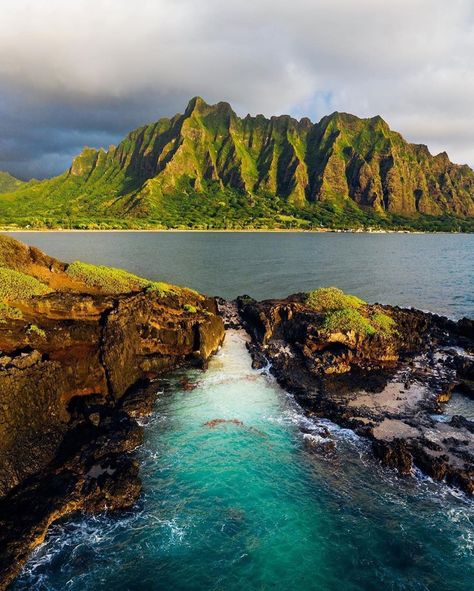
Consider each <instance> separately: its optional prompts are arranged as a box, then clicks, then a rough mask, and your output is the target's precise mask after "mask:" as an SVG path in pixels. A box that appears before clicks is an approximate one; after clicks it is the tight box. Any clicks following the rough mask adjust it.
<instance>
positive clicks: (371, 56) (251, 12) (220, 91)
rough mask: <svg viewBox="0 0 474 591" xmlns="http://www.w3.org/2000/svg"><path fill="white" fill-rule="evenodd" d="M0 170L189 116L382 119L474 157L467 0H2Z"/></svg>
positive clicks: (47, 162)
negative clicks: (204, 110) (199, 107)
mask: <svg viewBox="0 0 474 591" xmlns="http://www.w3.org/2000/svg"><path fill="white" fill-rule="evenodd" d="M2 4H3V6H2V19H1V20H0V169H9V170H11V171H12V172H14V173H16V174H19V175H21V176H23V177H28V176H45V175H50V174H55V173H58V172H60V171H61V170H64V169H65V168H67V166H68V165H69V163H70V159H71V157H72V155H74V154H75V153H77V152H78V151H80V149H81V148H82V146H83V145H84V144H88V145H96V146H99V145H104V146H107V145H108V144H110V143H115V142H117V141H119V139H120V138H121V137H122V136H123V135H124V134H125V133H126V132H127V131H129V130H130V129H132V128H134V127H136V126H138V125H140V124H143V123H146V122H148V121H153V120H155V119H157V118H159V117H160V116H164V115H172V114H174V113H175V112H178V111H182V110H183V109H184V107H185V104H186V102H187V100H188V99H189V98H190V97H191V96H194V95H196V94H199V95H201V96H203V97H204V98H206V99H207V100H208V101H211V102H214V101H218V100H227V101H229V102H231V104H232V105H233V106H234V108H235V109H236V110H237V112H239V113H240V114H245V113H247V112H251V113H254V114H255V113H264V114H266V115H271V114H277V113H290V114H293V115H296V116H303V115H309V116H310V117H311V118H313V119H314V120H317V119H319V118H320V117H321V116H323V115H324V114H327V113H328V112H331V111H334V110H340V111H348V112H352V113H354V114H357V115H360V116H372V115H374V114H381V115H382V116H383V117H384V118H385V119H386V120H387V121H388V123H389V124H390V125H391V127H392V128H393V129H396V130H398V131H400V132H402V133H403V134H404V135H405V136H406V137H407V138H408V139H409V140H411V141H417V142H421V143H427V144H428V145H429V147H430V148H431V149H432V151H434V152H436V151H441V150H445V149H446V150H447V151H448V153H449V154H450V156H451V157H452V158H453V159H454V160H455V161H460V162H468V163H471V164H473V163H474V143H472V141H471V138H472V137H474V117H473V109H474V100H473V99H474V62H473V61H472V55H474V9H473V6H472V2H470V0H451V2H450V3H449V9H448V8H447V6H446V2H444V0H396V1H394V2H391V3H382V2H380V0H358V1H357V2H355V1H354V0H313V1H312V2H308V1H307V0H293V1H292V2H287V1H286V0H285V1H282V0H272V1H270V0H252V1H249V0H226V2H224V3H223V2H222V1H220V0H219V1H218V0H201V1H200V2H196V1H195V0H133V1H132V0H114V1H111V0H76V1H75V2H74V3H72V2H64V1H61V0H35V1H33V0H29V1H28V0H15V1H13V0H5V2H3V3H2Z"/></svg>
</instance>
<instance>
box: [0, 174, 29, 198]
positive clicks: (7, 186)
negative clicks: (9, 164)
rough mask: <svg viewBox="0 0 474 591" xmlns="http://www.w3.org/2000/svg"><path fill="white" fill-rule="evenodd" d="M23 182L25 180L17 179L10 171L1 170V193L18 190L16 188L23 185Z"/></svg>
mask: <svg viewBox="0 0 474 591" xmlns="http://www.w3.org/2000/svg"><path fill="white" fill-rule="evenodd" d="M23 184H24V183H23V181H20V180H19V179H16V178H15V177H14V176H12V175H11V174H10V173H8V172H2V171H1V170H0V193H7V192H11V191H16V189H18V188H19V187H21V186H22V185H23Z"/></svg>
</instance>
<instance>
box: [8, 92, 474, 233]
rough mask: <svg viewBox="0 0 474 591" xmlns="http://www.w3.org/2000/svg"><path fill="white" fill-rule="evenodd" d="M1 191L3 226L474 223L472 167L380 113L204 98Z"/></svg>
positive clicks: (467, 225) (465, 226)
mask: <svg viewBox="0 0 474 591" xmlns="http://www.w3.org/2000/svg"><path fill="white" fill-rule="evenodd" d="M13 188H14V187H13ZM0 193H2V194H0V223H2V224H4V225H5V224H12V223H16V224H18V225H25V224H28V225H34V226H36V225H42V224H46V225H52V226H54V225H66V226H67V225H72V226H77V227H83V226H84V227H87V226H91V227H93V226H94V224H104V223H106V224H109V225H110V226H111V227H120V226H123V227H134V226H135V227H142V226H157V227H185V228H187V227H190V228H191V227H193V228H213V227H215V228H226V227H230V228H236V227H302V228H304V227H309V228H311V227H320V226H321V225H324V226H334V227H342V226H348V227H349V226H350V227H360V226H367V225H375V226H377V225H381V226H382V227H390V226H392V225H394V226H404V225H408V226H409V227H418V226H420V224H421V226H422V227H423V224H425V223H427V220H428V221H430V223H434V224H435V225H436V220H438V221H439V220H441V221H442V222H443V223H442V224H441V226H440V228H439V229H443V228H444V225H446V224H448V226H449V227H450V228H449V229H459V228H461V229H468V230H470V229H472V227H474V223H473V219H472V218H473V217H474V171H472V170H471V169H470V168H469V167H468V166H467V165H458V164H453V163H452V162H450V160H449V158H448V156H447V154H446V153H441V154H438V155H436V156H432V155H431V154H430V152H429V150H428V148H427V147H426V146H424V145H419V144H410V143H408V142H406V141H405V140H404V139H403V137H402V136H401V135H400V134H398V133H396V132H394V131H391V130H390V128H389V126H388V125H387V123H385V121H384V120H383V119H382V118H381V117H379V116H377V117H373V118H370V119H360V118H358V117H356V116H354V115H350V114H347V113H337V112H336V113H333V114H331V115H328V116H326V117H323V118H322V119H321V121H320V122H319V123H315V124H314V123H312V122H311V121H310V120H309V119H307V118H303V119H301V120H299V121H298V120H296V119H293V118H292V117H289V116H287V115H282V116H278V117H276V116H275V117H271V118H266V117H264V116H263V115H257V116H250V115H247V116H246V117H244V118H240V117H238V116H237V115H236V114H235V112H234V111H233V110H232V108H231V106H230V105H229V104H228V103H223V102H221V103H218V104H216V105H208V104H207V103H206V102H205V101H204V100H203V99H201V98H199V97H195V98H193V99H192V100H191V101H190V102H189V104H188V106H187V108H186V110H185V112H184V114H177V115H175V116H174V117H172V118H171V119H168V118H163V119H160V120H159V121H157V122H156V123H153V124H150V125H145V126H143V127H140V128H138V129H136V130H134V131H132V132H130V133H129V134H128V135H127V136H126V137H125V138H124V140H123V141H122V142H120V144H118V146H110V148H109V149H108V150H107V151H105V150H103V149H99V150H96V149H93V148H85V149H84V150H83V151H82V153H81V154H80V155H79V156H77V157H76V158H75V159H74V160H73V162H72V165H71V167H70V168H69V170H67V171H66V172H64V173H63V174H61V175H59V176H57V177H55V178H52V179H48V180H45V181H40V182H38V181H31V182H29V183H25V184H22V185H21V186H18V187H16V188H15V190H14V191H12V188H10V187H8V185H7V186H6V189H5V188H2V185H1V184H0ZM435 229H436V228H435Z"/></svg>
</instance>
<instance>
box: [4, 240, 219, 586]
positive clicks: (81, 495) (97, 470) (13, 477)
mask: <svg viewBox="0 0 474 591" xmlns="http://www.w3.org/2000/svg"><path fill="white" fill-rule="evenodd" d="M85 272H91V273H92V276H91V280H90V281H88V277H87V274H86V275H84V277H82V276H80V275H79V276H78V275H77V274H75V275H73V274H71V273H68V265H66V264H64V263H61V262H59V261H56V260H55V259H52V258H50V257H48V256H46V255H44V254H43V253H41V252H40V251H38V250H37V249H31V248H29V247H27V246H25V245H23V244H21V243H19V242H17V241H15V240H12V239H11V238H7V237H4V236H0V279H4V282H3V284H1V285H0V452H1V453H0V548H1V551H0V556H1V559H0V580H1V581H2V583H0V588H2V585H3V587H4V586H5V585H7V583H8V582H9V581H11V580H12V578H13V577H14V576H15V575H16V574H17V572H18V570H19V569H20V567H21V565H22V563H23V562H24V561H25V560H26V558H27V556H28V553H29V552H30V551H31V549H32V548H33V547H34V546H35V545H37V544H38V543H39V542H41V540H42V539H43V537H44V535H45V533H46V530H47V528H48V526H49V524H50V523H51V522H53V521H54V520H56V519H58V518H59V517H61V516H63V515H65V514H67V513H70V512H72V511H76V510H79V509H83V510H87V511H99V510H102V509H104V508H105V507H107V508H108V509H113V508H128V507H130V506H132V505H133V503H134V502H135V501H136V499H137V497H138V495H139V492H140V481H139V477H138V466H137V465H136V463H135V461H134V460H133V458H131V457H129V456H128V455H127V454H128V453H129V452H130V451H132V450H133V449H135V448H136V447H137V445H139V444H140V442H141V437H142V429H141V428H140V427H139V426H138V424H137V423H136V421H135V417H137V416H139V415H140V414H141V413H142V412H144V409H146V410H148V411H149V410H150V409H151V407H152V400H153V398H154V396H155V395H156V389H154V388H153V387H149V388H148V389H147V388H145V387H143V388H141V389H140V388H138V389H137V386H140V385H142V386H145V385H146V384H147V383H150V381H153V380H154V379H156V378H157V377H158V376H160V374H162V373H163V372H165V371H168V370H171V369H173V368H175V367H177V366H179V365H182V364H185V363H190V364H194V365H199V366H204V365H205V364H206V362H207V360H208V359H209V357H210V356H211V355H212V354H213V353H214V352H215V351H217V349H218V348H219V346H220V345H221V343H222V341H223V338H224V326H223V322H222V320H221V318H220V317H219V316H218V315H217V313H216V312H217V309H216V304H215V301H214V300H213V299H211V298H206V297H204V296H202V295H201V294H198V293H197V292H194V291H192V290H188V289H185V288H177V287H175V286H169V285H166V284H155V283H152V282H150V283H149V284H147V283H146V280H142V279H140V278H135V277H134V276H128V275H127V274H125V275H124V274H123V273H122V272H120V273H118V272H117V273H116V272H115V271H113V270H112V271H109V270H107V269H105V270H104V268H97V273H96V271H95V269H92V270H90V269H89V268H86V269H85ZM128 284H129V285H130V288H128ZM117 286H118V287H117ZM121 286H124V287H123V292H119V290H120V288H121ZM143 286H145V287H143ZM37 293H40V295H37ZM139 393H141V394H139Z"/></svg>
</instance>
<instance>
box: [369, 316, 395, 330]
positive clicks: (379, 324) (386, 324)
mask: <svg viewBox="0 0 474 591" xmlns="http://www.w3.org/2000/svg"><path fill="white" fill-rule="evenodd" d="M370 320H371V322H372V324H373V325H374V326H375V328H376V329H378V330H379V331H380V332H383V333H385V334H392V333H393V332H394V331H395V324H396V323H395V320H394V319H393V318H392V317H391V316H389V315H388V314H384V313H383V312H376V313H375V314H373V315H372V316H371V318H370Z"/></svg>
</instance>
